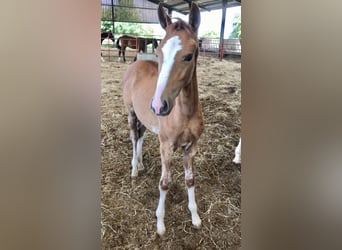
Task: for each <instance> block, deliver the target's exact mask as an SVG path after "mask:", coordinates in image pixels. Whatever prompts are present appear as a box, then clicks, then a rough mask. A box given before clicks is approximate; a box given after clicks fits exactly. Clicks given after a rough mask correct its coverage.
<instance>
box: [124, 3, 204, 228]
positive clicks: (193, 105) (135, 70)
mask: <svg viewBox="0 0 342 250" xmlns="http://www.w3.org/2000/svg"><path fill="white" fill-rule="evenodd" d="M158 17H159V22H160V25H161V26H162V28H163V29H164V30H165V31H166V34H165V37H164V38H163V39H162V41H161V42H160V44H159V46H158V48H157V55H158V63H157V62H155V61H149V60H138V61H136V62H134V63H132V64H131V65H129V67H128V68H127V70H126V72H125V73H124V76H123V79H122V89H123V94H122V95H123V99H124V104H125V108H126V110H127V112H128V123H129V128H130V137H131V141H132V144H133V157H132V161H131V165H132V172H131V176H132V178H136V177H137V176H138V172H139V171H141V170H143V169H144V165H143V162H142V158H143V156H142V145H143V139H144V133H145V131H146V129H149V130H150V131H152V132H153V133H155V134H157V135H158V136H159V142H160V148H159V149H160V156H161V167H162V169H161V177H160V180H159V185H158V186H159V193H160V196H159V202H158V207H157V209H156V216H157V233H158V234H159V235H163V234H164V233H165V223H164V217H165V199H166V195H167V193H168V190H169V188H170V184H171V168H172V165H171V160H172V155H173V153H174V152H175V151H176V150H177V148H180V149H181V150H182V153H183V166H184V179H185V185H186V188H187V193H188V208H189V211H190V213H191V221H192V224H193V225H194V226H195V227H196V228H199V227H200V226H201V219H200V217H199V215H198V213H197V204H196V200H195V174H194V171H193V163H194V156H195V155H196V153H197V141H198V139H199V137H200V135H201V134H202V132H203V130H204V121H203V115H202V108H201V104H200V101H199V93H198V82H197V73H196V67H197V57H198V54H199V44H198V39H197V33H198V28H199V25H200V21H201V17H200V11H199V8H198V6H197V5H196V4H195V2H192V4H191V9H190V13H189V23H186V22H184V21H183V20H180V19H179V20H177V21H176V22H172V21H171V18H170V17H169V16H168V15H167V14H166V13H165V11H164V8H163V5H162V4H161V3H159V7H158ZM134 40H135V39H134ZM141 48H142V47H139V50H140V49H141ZM179 223H180V222H179Z"/></svg>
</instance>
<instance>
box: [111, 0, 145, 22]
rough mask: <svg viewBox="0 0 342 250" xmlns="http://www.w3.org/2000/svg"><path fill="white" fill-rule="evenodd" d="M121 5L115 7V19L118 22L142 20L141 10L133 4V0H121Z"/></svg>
mask: <svg viewBox="0 0 342 250" xmlns="http://www.w3.org/2000/svg"><path fill="white" fill-rule="evenodd" d="M118 5H119V6H116V7H115V8H114V20H115V21H118V22H120V21H121V22H122V21H130V22H140V21H141V18H140V16H139V12H138V10H137V9H136V8H131V7H134V5H133V0H119V3H118Z"/></svg>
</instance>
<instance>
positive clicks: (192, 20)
mask: <svg viewBox="0 0 342 250" xmlns="http://www.w3.org/2000/svg"><path fill="white" fill-rule="evenodd" d="M200 23H201V12H200V10H199V8H198V6H197V4H195V3H194V2H191V9H190V14H189V24H190V26H191V28H192V30H193V31H194V32H195V33H196V34H197V31H198V27H199V26H200Z"/></svg>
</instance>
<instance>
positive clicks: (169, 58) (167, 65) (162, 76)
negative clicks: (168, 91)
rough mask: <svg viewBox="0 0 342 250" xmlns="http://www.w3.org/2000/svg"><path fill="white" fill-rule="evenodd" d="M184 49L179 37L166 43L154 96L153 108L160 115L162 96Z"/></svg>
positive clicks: (172, 38) (174, 37)
mask: <svg viewBox="0 0 342 250" xmlns="http://www.w3.org/2000/svg"><path fill="white" fill-rule="evenodd" d="M181 49H182V43H181V40H180V39H179V36H173V37H171V38H170V39H169V40H167V41H166V43H165V45H164V46H163V48H162V52H163V64H162V66H161V71H160V73H159V76H158V81H157V87H156V90H155V93H154V95H153V101H152V107H153V108H154V110H155V111H156V113H157V114H159V111H160V108H161V107H162V106H163V104H162V100H161V96H162V94H163V91H164V89H165V87H166V84H167V80H168V79H169V75H170V72H171V69H172V67H173V64H174V61H175V57H176V54H177V52H178V51H180V50H181Z"/></svg>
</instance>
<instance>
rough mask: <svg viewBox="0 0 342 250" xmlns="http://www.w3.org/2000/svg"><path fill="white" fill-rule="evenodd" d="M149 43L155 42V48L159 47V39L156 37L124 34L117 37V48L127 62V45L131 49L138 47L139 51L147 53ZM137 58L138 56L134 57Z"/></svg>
mask: <svg viewBox="0 0 342 250" xmlns="http://www.w3.org/2000/svg"><path fill="white" fill-rule="evenodd" d="M120 42H121V45H120ZM148 44H153V48H154V49H156V48H157V47H158V41H157V39H155V38H144V37H134V36H127V35H124V36H121V37H119V38H118V39H117V41H116V48H118V49H119V57H120V56H121V53H122V57H123V60H124V62H126V57H125V51H126V48H127V47H129V48H131V49H136V50H137V53H140V51H142V52H144V53H146V50H147V45H148ZM136 60H137V56H135V57H134V61H136Z"/></svg>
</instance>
